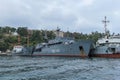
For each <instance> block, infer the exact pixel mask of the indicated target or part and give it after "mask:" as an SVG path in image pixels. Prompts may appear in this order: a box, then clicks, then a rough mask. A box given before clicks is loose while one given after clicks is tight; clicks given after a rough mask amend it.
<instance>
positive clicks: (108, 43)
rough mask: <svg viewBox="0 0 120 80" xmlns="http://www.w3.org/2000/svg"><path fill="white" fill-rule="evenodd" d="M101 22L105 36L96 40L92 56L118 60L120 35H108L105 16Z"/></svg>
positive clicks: (119, 56)
mask: <svg viewBox="0 0 120 80" xmlns="http://www.w3.org/2000/svg"><path fill="white" fill-rule="evenodd" d="M103 22H104V27H105V36H104V37H103V38H101V39H98V41H97V42H96V48H95V50H94V54H93V55H92V56H93V57H102V58H120V35H119V34H118V35H114V34H113V35H110V33H109V31H108V30H107V28H106V26H107V24H106V23H107V22H109V21H107V20H106V16H105V20H103Z"/></svg>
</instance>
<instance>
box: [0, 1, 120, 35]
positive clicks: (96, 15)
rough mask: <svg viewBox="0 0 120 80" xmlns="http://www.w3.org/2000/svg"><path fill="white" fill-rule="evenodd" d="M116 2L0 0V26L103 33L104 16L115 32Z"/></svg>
mask: <svg viewBox="0 0 120 80" xmlns="http://www.w3.org/2000/svg"><path fill="white" fill-rule="evenodd" d="M119 4H120V1H119V0H116V1H113V0H105V1H103V0H0V25H1V26H5V25H8V26H15V27H19V26H25V27H28V28H32V29H56V27H57V26H59V27H60V28H61V29H62V30H64V31H67V30H68V29H69V30H70V31H72V32H74V31H77V32H84V33H90V32H92V31H100V32H104V28H103V24H102V22H101V21H102V19H103V17H104V16H108V19H109V20H110V24H109V26H108V29H110V31H111V32H116V33H118V32H119V29H120V27H119V26H120V24H119V21H120V10H119V7H120V6H119Z"/></svg>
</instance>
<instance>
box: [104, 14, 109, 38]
mask: <svg viewBox="0 0 120 80" xmlns="http://www.w3.org/2000/svg"><path fill="white" fill-rule="evenodd" d="M102 22H103V24H104V28H105V35H106V36H107V37H108V30H107V23H109V21H108V20H107V17H106V16H105V17H104V20H102Z"/></svg>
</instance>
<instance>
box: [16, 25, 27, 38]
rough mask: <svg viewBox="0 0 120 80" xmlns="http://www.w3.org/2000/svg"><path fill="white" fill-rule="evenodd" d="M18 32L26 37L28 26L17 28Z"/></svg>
mask: <svg viewBox="0 0 120 80" xmlns="http://www.w3.org/2000/svg"><path fill="white" fill-rule="evenodd" d="M17 33H18V34H19V35H20V36H24V37H26V36H27V35H28V31H27V27H19V28H18V29H17Z"/></svg>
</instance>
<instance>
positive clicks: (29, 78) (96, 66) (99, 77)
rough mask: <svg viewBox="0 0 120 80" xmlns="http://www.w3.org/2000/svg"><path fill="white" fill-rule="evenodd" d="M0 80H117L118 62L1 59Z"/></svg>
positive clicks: (10, 57) (87, 59) (67, 59)
mask: <svg viewBox="0 0 120 80" xmlns="http://www.w3.org/2000/svg"><path fill="white" fill-rule="evenodd" d="M0 80H120V59H105V58H76V57H73V58H72V57H71V58H69V57H19V56H1V57H0Z"/></svg>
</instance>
